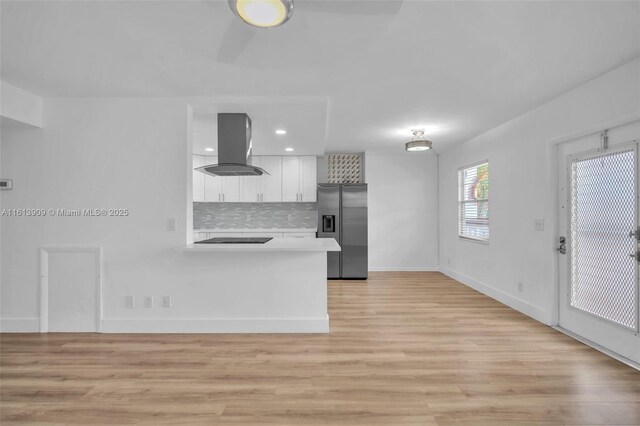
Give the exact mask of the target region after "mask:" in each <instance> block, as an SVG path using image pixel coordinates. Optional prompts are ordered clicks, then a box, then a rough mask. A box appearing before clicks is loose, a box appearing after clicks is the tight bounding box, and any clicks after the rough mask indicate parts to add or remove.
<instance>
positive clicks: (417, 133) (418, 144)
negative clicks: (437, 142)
mask: <svg viewBox="0 0 640 426" xmlns="http://www.w3.org/2000/svg"><path fill="white" fill-rule="evenodd" d="M411 132H412V133H413V138H412V139H411V140H410V141H409V142H407V143H406V144H405V145H404V147H405V148H404V149H406V150H407V151H409V152H418V151H428V150H430V149H431V145H432V142H431V141H430V140H429V139H427V137H426V136H425V135H424V130H422V129H417V130H412V131H411Z"/></svg>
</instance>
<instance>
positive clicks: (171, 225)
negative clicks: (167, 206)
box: [167, 218, 176, 231]
mask: <svg viewBox="0 0 640 426" xmlns="http://www.w3.org/2000/svg"><path fill="white" fill-rule="evenodd" d="M175 230H176V220H175V219H173V218H171V219H167V231H175Z"/></svg>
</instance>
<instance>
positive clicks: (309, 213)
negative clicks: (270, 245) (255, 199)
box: [193, 202, 318, 229]
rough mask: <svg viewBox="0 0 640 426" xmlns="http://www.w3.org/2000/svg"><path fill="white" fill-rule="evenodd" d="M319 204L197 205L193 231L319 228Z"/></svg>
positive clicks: (194, 208) (194, 205) (194, 207)
mask: <svg viewBox="0 0 640 426" xmlns="http://www.w3.org/2000/svg"><path fill="white" fill-rule="evenodd" d="M317 225H318V206H317V204H316V203H209V202H207V203H199V202H196V203H193V229H236V228H315V227H316V226H317Z"/></svg>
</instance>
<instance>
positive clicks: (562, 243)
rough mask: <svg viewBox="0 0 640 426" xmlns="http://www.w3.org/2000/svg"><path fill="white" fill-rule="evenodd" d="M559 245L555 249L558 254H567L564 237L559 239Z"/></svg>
mask: <svg viewBox="0 0 640 426" xmlns="http://www.w3.org/2000/svg"><path fill="white" fill-rule="evenodd" d="M559 242H560V245H559V246H558V247H556V250H557V251H558V253H560V254H567V239H566V238H565V237H560V238H559Z"/></svg>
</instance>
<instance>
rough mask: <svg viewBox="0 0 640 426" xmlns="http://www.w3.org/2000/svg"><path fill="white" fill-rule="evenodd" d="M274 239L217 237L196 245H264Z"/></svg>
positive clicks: (197, 242)
mask: <svg viewBox="0 0 640 426" xmlns="http://www.w3.org/2000/svg"><path fill="white" fill-rule="evenodd" d="M272 239H273V237H216V238H209V239H208V240H202V241H196V242H195V243H196V244H264V243H266V242H267V241H271V240H272Z"/></svg>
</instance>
